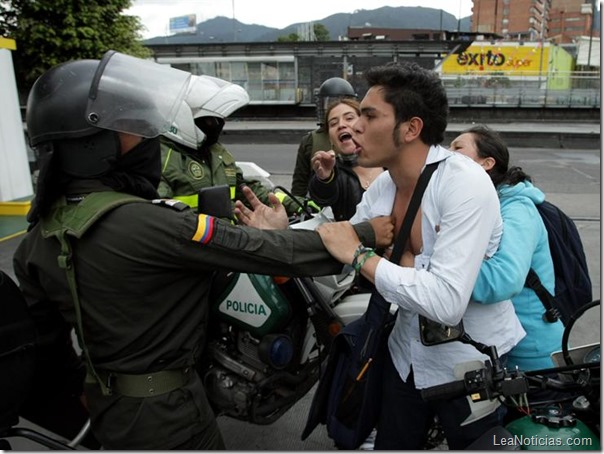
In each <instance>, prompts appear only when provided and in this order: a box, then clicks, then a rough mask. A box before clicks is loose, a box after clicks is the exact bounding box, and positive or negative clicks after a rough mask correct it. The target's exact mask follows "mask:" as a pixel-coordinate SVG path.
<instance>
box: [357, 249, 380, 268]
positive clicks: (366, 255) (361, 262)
mask: <svg viewBox="0 0 604 454" xmlns="http://www.w3.org/2000/svg"><path fill="white" fill-rule="evenodd" d="M366 249H367V250H366V251H363V252H361V253H360V254H359V256H361V255H363V257H361V260H355V261H354V263H353V264H352V266H353V268H354V270H355V271H356V272H357V273H360V272H361V268H363V265H364V264H365V262H366V261H367V259H368V258H369V257H375V256H376V255H377V254H376V253H375V251H374V250H373V249H371V248H366ZM357 259H358V257H357Z"/></svg>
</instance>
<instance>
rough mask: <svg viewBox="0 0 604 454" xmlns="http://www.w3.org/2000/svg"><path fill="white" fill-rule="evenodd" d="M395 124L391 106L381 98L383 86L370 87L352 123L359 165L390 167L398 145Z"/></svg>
mask: <svg viewBox="0 0 604 454" xmlns="http://www.w3.org/2000/svg"><path fill="white" fill-rule="evenodd" d="M395 125H396V119H395V116H394V107H393V106H392V105H391V104H388V103H387V102H386V101H384V97H383V94H382V87H380V86H379V85H376V86H373V87H371V88H370V89H369V91H368V92H367V94H366V95H365V97H364V98H363V100H362V101H361V117H360V118H359V119H358V120H357V121H356V122H355V124H354V125H353V129H354V135H353V140H354V142H355V143H356V144H357V145H358V149H357V154H358V163H359V165H361V166H363V167H390V163H391V162H392V160H393V159H394V158H395V157H396V155H397V154H398V153H397V151H398V150H399V147H400V145H397V144H395V143H394V139H393V131H394V127H395Z"/></svg>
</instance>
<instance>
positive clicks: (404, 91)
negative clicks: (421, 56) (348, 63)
mask: <svg viewBox="0 0 604 454" xmlns="http://www.w3.org/2000/svg"><path fill="white" fill-rule="evenodd" d="M365 74H366V75H365V78H366V79H367V82H368V83H369V87H373V86H374V85H380V86H382V87H384V92H383V93H384V100H385V101H386V102H387V103H388V104H391V105H392V106H393V107H394V115H395V118H396V127H395V137H396V133H397V131H398V127H399V126H400V124H401V123H403V122H405V121H407V120H409V119H411V118H412V117H419V118H421V119H422V121H423V122H424V127H423V129H422V131H421V133H420V138H421V139H422V141H423V142H424V143H426V144H428V145H438V144H439V143H441V142H442V141H443V140H444V136H445V129H446V128H447V117H448V115H449V102H448V101H447V92H446V91H445V87H444V86H443V84H442V82H441V80H440V78H439V77H438V74H436V73H435V72H434V71H430V70H428V69H425V68H422V67H421V66H419V65H418V64H417V63H398V62H392V63H388V64H386V65H383V66H376V67H373V68H370V69H369V71H367V72H366V73H365Z"/></svg>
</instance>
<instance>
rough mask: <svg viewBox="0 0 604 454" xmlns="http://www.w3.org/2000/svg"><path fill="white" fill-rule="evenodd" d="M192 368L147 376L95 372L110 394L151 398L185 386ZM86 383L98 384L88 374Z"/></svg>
mask: <svg viewBox="0 0 604 454" xmlns="http://www.w3.org/2000/svg"><path fill="white" fill-rule="evenodd" d="M193 370H194V369H193V368H192V367H186V368H184V369H175V370H162V371H159V372H152V373H149V374H122V373H119V372H109V371H104V370H97V371H96V373H97V375H98V376H99V378H100V379H101V380H102V381H103V383H105V385H106V386H107V388H109V390H110V392H112V393H113V392H115V393H118V394H121V395H122V396H126V397H136V398H142V397H153V396H160V395H162V394H166V393H169V392H171V391H174V390H175V389H178V388H182V387H183V386H184V385H186V384H187V382H188V381H189V379H190V378H191V375H192V373H193ZM86 383H89V384H98V381H97V380H96V379H95V377H94V376H93V375H91V374H90V373H87V374H86Z"/></svg>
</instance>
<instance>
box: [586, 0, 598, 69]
mask: <svg viewBox="0 0 604 454" xmlns="http://www.w3.org/2000/svg"><path fill="white" fill-rule="evenodd" d="M595 15H596V1H595V0H592V1H591V26H590V27H589V48H588V51H587V68H589V67H590V66H591V42H592V41H593V37H594V22H595V21H594V17H595ZM588 70H589V69H588Z"/></svg>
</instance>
